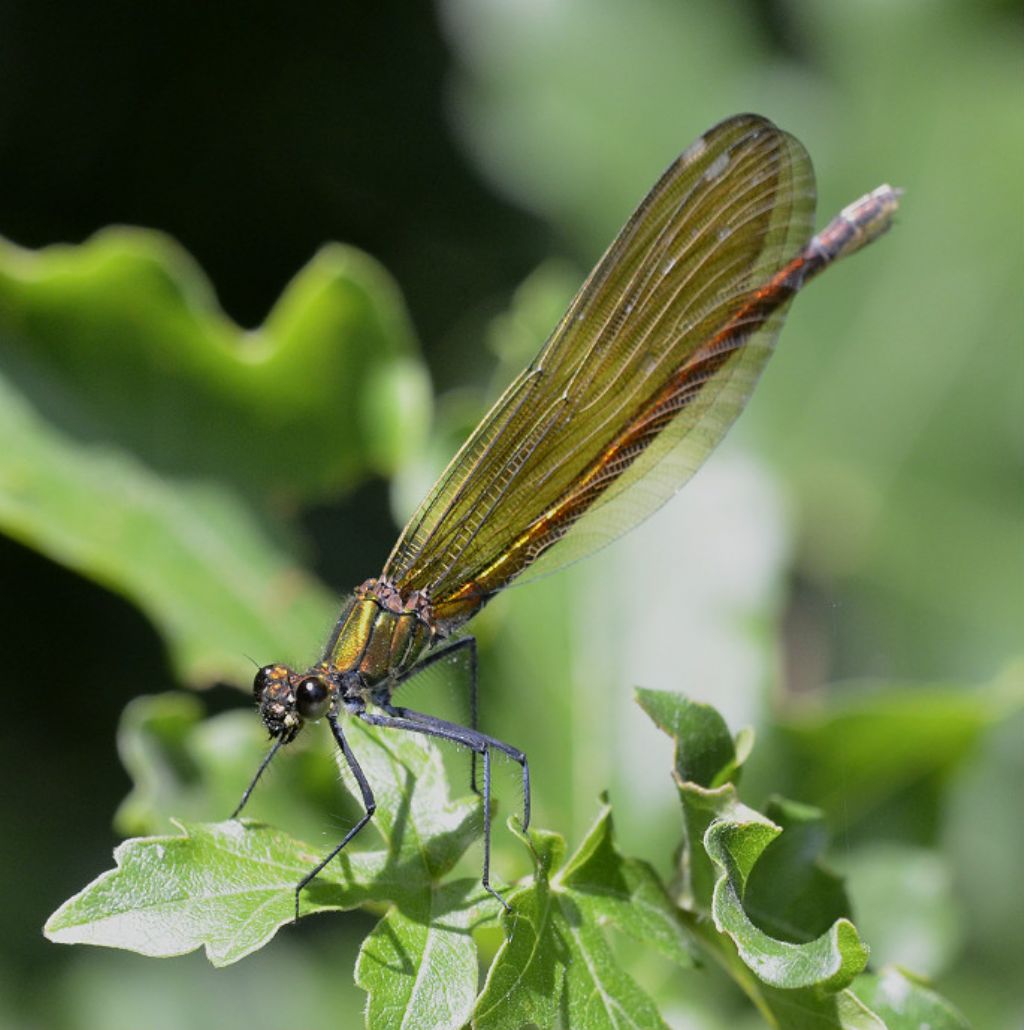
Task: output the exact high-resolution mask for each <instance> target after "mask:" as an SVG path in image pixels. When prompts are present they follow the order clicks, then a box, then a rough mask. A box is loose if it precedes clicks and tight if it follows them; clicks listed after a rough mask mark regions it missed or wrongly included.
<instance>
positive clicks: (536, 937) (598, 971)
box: [474, 803, 692, 1030]
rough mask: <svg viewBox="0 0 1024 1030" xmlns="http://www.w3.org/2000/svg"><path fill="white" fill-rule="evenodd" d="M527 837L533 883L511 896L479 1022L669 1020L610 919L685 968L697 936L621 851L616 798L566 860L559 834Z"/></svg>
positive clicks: (490, 1025) (513, 1026) (489, 1029)
mask: <svg viewBox="0 0 1024 1030" xmlns="http://www.w3.org/2000/svg"><path fill="white" fill-rule="evenodd" d="M523 839H524V841H525V842H526V843H527V845H528V846H529V847H530V849H531V851H532V853H533V856H534V862H535V872H534V877H533V881H532V882H531V883H529V884H528V885H527V886H525V887H523V888H522V889H520V890H518V891H516V892H515V893H514V894H513V895H512V897H511V898H510V904H511V907H512V911H511V913H509V914H508V915H506V916H505V919H504V922H505V929H506V933H507V940H506V941H505V943H504V944H503V945H502V947H501V948H500V950H499V951H498V954H497V955H496V956H495V959H494V962H493V963H492V965H491V968H490V971H489V973H488V976H487V982H486V983H485V985H484V989H483V991H482V993H481V994H480V998H479V1000H478V1001H477V1006H476V1013H475V1017H474V1026H475V1027H479V1028H481V1030H504V1028H507V1030H518V1028H519V1027H521V1026H523V1025H524V1024H529V1023H533V1024H536V1025H537V1026H545V1027H546V1026H556V1025H560V1026H564V1027H566V1028H567V1030H569V1028H572V1027H580V1028H583V1027H585V1028H601V1027H609V1028H612V1027H614V1028H625V1027H637V1028H640V1027H662V1026H664V1025H665V1024H664V1023H663V1021H662V1019H661V1016H660V1015H659V1014H658V1011H657V1008H656V1007H655V1005H654V1003H653V1002H652V1001H651V999H650V998H649V997H648V996H647V995H646V994H645V993H644V992H643V991H642V990H641V989H640V988H639V987H638V986H637V984H636V983H635V982H634V981H633V979H632V978H631V977H630V976H629V975H628V974H627V973H626V972H625V971H624V970H623V969H622V968H621V965H620V963H619V962H618V961H617V960H616V959H615V957H614V955H613V954H612V952H611V950H610V948H609V947H608V943H607V941H606V940H605V938H604V934H603V932H602V930H601V926H602V924H607V925H610V926H614V927H615V928H616V929H618V930H621V931H622V932H624V933H626V934H627V935H629V936H630V937H632V938H634V939H636V940H639V941H644V942H646V943H648V944H651V945H652V946H654V947H655V948H657V949H658V950H659V951H660V952H661V953H662V954H663V955H665V956H666V957H668V958H669V959H671V960H672V961H674V962H675V963H677V964H679V965H681V966H684V967H685V966H689V965H691V964H692V957H691V954H692V952H691V949H692V937H691V936H690V935H689V934H688V933H687V931H686V930H685V928H684V927H683V925H682V923H681V921H680V919H679V916H678V913H677V912H676V910H675V907H674V905H673V904H672V902H671V901H670V899H669V898H668V896H667V895H666V893H665V891H664V889H663V888H662V886H661V884H660V882H659V881H658V879H657V877H656V876H655V874H654V873H653V871H652V870H651V869H650V867H648V866H647V865H646V864H645V863H643V862H639V861H637V860H635V859H626V858H623V857H622V856H621V855H619V853H618V852H617V851H616V850H615V848H614V844H613V840H612V820H611V812H610V809H609V808H608V805H607V803H606V804H605V805H604V807H603V808H602V810H601V812H600V814H599V816H598V819H597V821H596V823H595V824H594V826H593V828H592V829H591V831H590V833H589V834H588V835H587V838H586V840H584V842H583V843H582V844H581V845H580V847H579V849H578V850H577V852H576V853H575V854H574V855H573V856H572V858H570V859H569V861H568V862H566V863H565V864H564V865H563V856H564V854H565V842H564V841H563V839H562V838H561V837H559V836H558V835H557V834H553V833H546V832H543V831H531V832H530V833H529V834H528V835H524V837H523Z"/></svg>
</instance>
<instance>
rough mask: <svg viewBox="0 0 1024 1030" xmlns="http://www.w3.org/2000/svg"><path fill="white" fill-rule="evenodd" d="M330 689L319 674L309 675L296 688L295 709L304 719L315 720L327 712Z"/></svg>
mask: <svg viewBox="0 0 1024 1030" xmlns="http://www.w3.org/2000/svg"><path fill="white" fill-rule="evenodd" d="M329 707H330V691H329V690H328V689H327V684H326V683H324V681H323V680H322V679H320V677H319V676H307V677H306V678H305V679H303V680H300V681H299V684H298V686H297V687H296V688H295V709H296V711H297V712H298V713H299V715H301V716H302V718H303V719H309V720H310V721H313V722H315V721H316V720H317V719H322V718H323V717H324V715H326V714H327V709H328V708H329Z"/></svg>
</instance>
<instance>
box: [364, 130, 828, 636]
mask: <svg viewBox="0 0 1024 1030" xmlns="http://www.w3.org/2000/svg"><path fill="white" fill-rule="evenodd" d="M814 202H815V189H814V173H813V169H812V168H811V162H810V158H809V157H808V156H807V153H806V151H805V150H804V148H803V147H802V146H801V144H800V143H799V142H798V141H797V140H796V139H794V138H793V137H792V136H790V135H789V134H788V133H785V132H783V131H782V130H780V129H778V128H777V127H776V126H774V125H773V124H772V123H771V122H769V121H767V120H765V119H763V118H759V117H756V116H754V115H740V116H738V117H735V118H730V119H728V120H727V121H724V122H722V123H721V124H719V125H717V126H715V127H714V128H713V129H711V130H710V131H709V132H708V133H707V134H706V135H704V136H702V137H701V138H700V139H698V140H697V141H696V142H695V143H693V144H692V145H691V146H690V147H689V148H688V149H687V150H686V151H684V152H683V153H682V154H681V155H680V156H679V158H677V159H676V161H675V162H674V163H673V164H672V165H671V166H670V167H669V169H668V170H667V171H666V172H665V174H664V175H663V176H662V177H661V179H660V180H659V181H658V182H657V183H656V184H655V186H654V187H653V189H652V190H651V191H650V193H649V194H648V195H647V196H646V197H645V198H644V200H643V202H642V203H641V204H640V207H639V208H638V209H637V211H636V212H635V213H634V214H633V216H632V218H630V220H629V222H628V223H627V224H626V226H625V227H624V228H623V229H622V231H621V232H620V233H619V235H618V237H617V238H616V239H615V241H614V242H613V243H612V245H611V246H610V247H609V248H608V250H607V251H606V253H605V254H604V256H603V257H602V259H601V261H600V262H599V263H598V265H597V267H596V268H595V269H594V271H593V272H592V273H591V275H590V277H589V278H588V279H587V281H586V282H585V283H584V284H583V286H582V287H581V288H580V291H579V293H578V294H577V295H576V297H575V298H574V300H573V302H572V303H571V304H570V306H569V310H568V311H567V312H566V314H565V316H564V317H563V318H562V320H561V322H560V323H559V325H558V326H557V327H556V329H555V331H554V333H553V334H552V336H551V337H550V339H549V340H548V341H547V343H546V344H545V345H544V347H543V348H542V349H541V351H540V353H539V354H538V355H537V357H536V358H535V359H534V361H533V362H532V363H531V364H530V365H529V366H528V367H527V368H526V369H525V370H524V371H523V372H522V374H521V375H519V376H518V378H516V380H515V381H514V382H513V383H512V384H511V385H510V386H509V387H508V389H507V390H506V391H505V393H504V394H503V395H502V397H501V398H500V399H499V400H498V402H497V403H496V404H495V405H494V407H493V408H492V409H491V410H490V411H489V412H488V414H487V415H486V416H485V417H484V419H483V421H482V422H481V423H480V425H479V426H478V427H477V428H476V430H475V431H474V432H473V434H472V435H471V436H470V438H469V439H468V440H467V441H466V443H465V444H464V445H463V447H462V449H461V450H460V451H459V453H458V454H457V455H456V456H455V458H454V459H453V460H452V462H451V463H450V464H449V466H448V468H447V469H446V470H445V471H444V473H443V474H442V475H441V478H440V479H439V480H438V482H437V483H436V484H435V486H434V488H433V489H432V490H431V492H430V494H429V495H428V496H427V498H426V500H425V501H424V502H423V504H422V505H421V506H420V508H419V510H418V511H417V512H416V513H415V515H414V516H413V517H412V519H411V520H410V522H409V524H408V526H407V527H406V529H405V531H404V532H403V534H402V536H401V538H400V539H399V541H398V543H397V544H396V545H395V548H394V550H393V552H392V554H391V557H390V558H389V560H388V563H387V565H386V567H385V569H384V575H385V576H387V577H388V578H389V579H391V580H392V582H394V583H395V585H396V586H397V587H398V588H399V590H401V591H402V593H403V594H405V593H406V592H408V591H410V590H426V591H428V592H429V596H430V597H431V600H432V603H433V607H434V614H435V617H436V618H437V619H438V621H439V622H441V623H442V624H444V623H447V624H448V625H450V626H454V625H457V624H458V623H459V622H461V621H464V620H465V619H466V618H468V617H469V616H470V615H472V614H473V612H475V611H476V610H477V608H479V607H480V605H481V604H483V603H484V601H485V600H486V599H487V598H488V597H489V596H491V595H492V594H493V593H494V592H495V591H497V590H499V589H501V588H502V587H503V586H506V585H507V584H508V583H509V582H511V580H513V579H515V578H517V577H519V578H525V577H524V576H523V574H524V573H525V572H526V571H527V570H529V575H530V578H532V577H533V576H534V575H535V574H538V573H541V572H548V571H551V569H553V568H556V567H559V566H561V565H563V564H565V563H567V562H569V561H572V560H575V559H576V558H579V557H581V556H583V555H585V554H589V553H591V552H592V551H594V550H596V549H597V548H599V547H601V546H602V545H604V544H606V543H607V542H608V541H610V540H612V539H614V538H615V537H616V536H618V535H620V534H621V533H623V532H625V531H626V530H627V529H629V528H631V527H632V526H634V525H636V524H637V523H638V522H639V521H641V520H642V519H643V518H645V517H646V516H647V515H649V514H651V512H653V511H654V510H655V509H656V508H658V507H659V506H660V505H661V504H663V503H664V502H665V500H667V499H668V498H669V497H670V496H671V495H672V494H673V493H675V491H677V490H678V489H679V488H680V487H681V486H682V485H683V483H685V482H686V480H687V479H688V478H689V477H690V476H691V475H692V474H693V472H694V471H696V469H697V468H698V466H699V465H700V464H701V463H702V462H703V461H704V459H705V458H706V457H707V455H708V454H709V453H710V451H711V450H712V448H713V447H714V446H715V445H716V444H717V443H718V441H719V440H720V439H721V438H722V436H723V435H724V433H725V432H726V430H727V429H728V428H729V426H730V425H731V424H732V423H733V421H734V420H735V418H736V416H737V415H738V414H739V412H740V411H741V410H742V408H743V406H744V404H745V403H746V401H747V398H748V397H749V395H750V392H751V390H752V389H753V386H754V384H755V382H756V380H757V377H758V375H759V374H760V372H761V370H762V368H763V367H764V364H765V362H766V361H767V360H768V356H769V354H770V353H771V349H772V346H773V343H774V340H775V337H776V336H777V334H778V331H779V328H780V326H781V322H782V317H783V314H784V310H785V307H786V304H785V302H784V300H783V302H781V303H778V302H777V303H774V304H773V305H772V306H771V309H770V310H768V309H762V307H761V306H759V305H758V302H757V299H756V298H757V297H758V296H759V294H758V293H757V291H758V289H759V288H761V287H764V286H765V284H766V283H768V282H769V281H770V280H771V279H772V277H773V276H775V275H776V274H777V273H778V272H779V271H780V269H782V268H783V267H784V266H785V264H786V262H787V261H788V260H789V259H791V258H792V257H793V256H794V255H796V254H797V253H799V251H800V250H801V248H803V247H804V245H805V244H806V243H807V240H808V239H809V237H810V235H811V231H812V226H813V219H814Z"/></svg>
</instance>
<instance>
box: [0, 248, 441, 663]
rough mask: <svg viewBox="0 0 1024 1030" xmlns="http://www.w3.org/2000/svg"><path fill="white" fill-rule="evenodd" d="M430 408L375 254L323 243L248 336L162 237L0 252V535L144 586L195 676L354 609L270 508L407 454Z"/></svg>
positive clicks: (124, 584) (276, 646)
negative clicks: (319, 578) (324, 584)
mask: <svg viewBox="0 0 1024 1030" xmlns="http://www.w3.org/2000/svg"><path fill="white" fill-rule="evenodd" d="M427 403H428V402H427V398H426V387H425V379H424V374H423V371H422V368H421V366H420V365H419V364H418V362H417V361H416V358H415V352H414V347H413V343H412V339H411V335H410V332H409V329H408V325H407V322H406V318H405V314H404V310H403V309H402V306H401V303H400V301H399V299H398V297H397V295H396V294H395V291H394V288H393V286H392V285H391V283H390V281H389V280H388V279H387V277H386V276H385V275H384V273H383V272H382V271H381V270H380V269H379V268H378V267H377V266H376V265H375V264H374V263H373V262H372V261H371V260H370V259H369V258H366V257H365V256H363V255H361V254H359V253H358V252H356V251H353V250H350V249H347V248H342V247H336V246H335V247H328V248H325V249H324V250H323V251H321V253H320V254H319V255H318V256H317V257H316V258H315V259H314V260H313V261H312V262H311V263H310V264H309V265H308V266H307V267H306V268H305V269H304V270H303V271H302V272H301V273H300V274H299V276H298V277H297V278H296V280H295V281H294V282H293V283H292V284H291V286H290V287H289V288H288V290H287V291H286V292H285V295H284V296H283V297H282V299H281V301H280V302H279V304H278V305H277V307H276V308H275V309H274V311H273V312H272V313H271V314H270V316H269V317H268V320H267V323H266V326H265V327H264V328H263V329H262V330H260V331H258V332H253V333H244V332H242V331H241V330H239V329H238V328H237V327H236V326H234V325H232V324H231V323H229V322H228V320H227V319H226V318H225V317H224V316H223V315H222V314H221V313H220V311H219V310H218V309H217V307H216V305H215V303H214V300H213V296H212V291H211V290H210V287H209V284H208V283H207V281H206V280H205V279H204V278H203V276H202V275H201V273H200V272H199V271H198V270H197V269H196V268H195V267H194V266H193V264H192V263H191V261H190V260H189V259H188V258H187V257H186V256H185V255H184V254H182V252H181V251H180V250H178V249H177V248H176V247H175V246H173V245H172V244H171V243H170V242H169V241H168V240H166V239H165V238H164V237H162V236H159V235H158V234H154V233H150V232H143V231H136V230H110V231H107V232H105V233H102V234H100V235H98V236H96V237H95V238H93V239H92V240H91V241H89V242H88V243H86V244H83V245H82V246H81V247H54V248H50V249H48V250H44V251H41V252H38V253H32V252H28V251H23V250H19V249H18V248H15V247H13V246H11V245H10V244H3V245H2V246H0V445H2V446H0V529H2V530H3V531H4V532H6V533H8V534H9V535H11V536H13V537H15V538H17V539H19V540H21V541H22V542H24V543H26V544H28V545H29V546H31V547H35V548H37V549H38V550H40V551H42V552H43V553H45V554H47V555H48V556H50V557H52V558H54V559H55V560H57V561H60V562H62V563H64V564H66V565H68V566H70V567H72V568H74V569H76V570H78V571H79V572H81V573H83V574H84V575H87V576H90V577H92V578H93V579H95V580H97V581H98V582H100V583H102V584H104V585H106V586H108V587H110V588H112V589H114V590H116V591H118V592H119V593H122V594H124V595H125V596H127V597H129V598H130V599H131V600H132V601H133V602H134V603H136V604H137V605H139V607H141V608H142V609H143V610H144V611H145V612H146V613H147V614H148V615H149V616H150V618H152V619H153V620H154V622H155V623H156V624H157V626H158V627H159V628H160V630H161V632H162V633H163V635H164V637H165V639H166V640H167V641H168V643H169V647H170V650H171V654H172V657H173V658H174V661H175V664H176V666H177V668H178V670H179V671H180V672H181V674H182V675H183V676H184V677H185V678H187V679H189V680H191V681H192V682H196V683H199V682H207V681H210V680H212V679H216V678H231V679H242V678H245V666H244V664H243V662H244V658H243V657H242V656H244V655H245V654H253V653H260V654H262V653H275V654H280V655H282V656H288V655H303V656H304V655H305V654H308V653H312V652H313V651H314V650H315V647H316V645H317V643H318V641H319V638H320V637H321V636H322V634H323V632H324V627H325V626H327V625H329V620H330V613H331V610H332V609H333V607H334V603H333V601H332V600H331V599H330V598H329V597H328V596H327V595H326V593H325V592H324V591H322V590H321V589H320V588H319V587H318V586H317V584H316V583H315V582H314V581H313V580H312V578H311V577H309V576H308V574H307V573H305V572H304V571H303V570H302V568H301V567H300V566H299V564H298V563H297V562H296V561H295V560H294V559H293V558H292V557H291V556H290V555H289V553H288V548H286V547H285V546H284V545H283V534H282V531H281V528H280V526H279V525H277V524H276V523H275V521H274V520H273V519H272V518H271V517H270V516H269V515H268V514H267V512H268V511H269V510H270V504H271V502H274V501H276V500H278V499H283V500H286V501H288V502H289V503H292V502H294V501H295V500H299V499H312V498H316V497H319V496H323V495H325V494H327V493H330V492H334V491H337V490H340V489H344V488H347V487H349V486H351V485H352V484H353V483H354V482H355V481H356V480H357V479H358V478H359V477H360V476H362V475H365V474H366V473H367V472H368V471H371V470H376V471H387V470H390V469H392V468H394V466H395V464H396V463H397V462H398V461H399V460H400V459H401V457H402V456H403V455H405V454H407V453H408V451H409V449H410V448H411V447H412V446H414V445H415V443H416V441H417V440H418V439H419V437H420V435H421V432H422V427H423V424H424V420H425V415H426V411H427ZM382 426H386V427H387V428H386V431H382V429H381V427H382ZM256 441H259V445H258V446H256Z"/></svg>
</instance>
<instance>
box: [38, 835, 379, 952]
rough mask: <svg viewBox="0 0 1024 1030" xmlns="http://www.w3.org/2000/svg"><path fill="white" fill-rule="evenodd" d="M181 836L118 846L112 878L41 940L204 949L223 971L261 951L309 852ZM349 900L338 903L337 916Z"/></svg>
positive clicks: (285, 913) (264, 840)
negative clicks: (252, 953) (250, 954)
mask: <svg viewBox="0 0 1024 1030" xmlns="http://www.w3.org/2000/svg"><path fill="white" fill-rule="evenodd" d="M181 830H182V835H181V836H177V837H166V836H165V837H144V838H136V839H134V840H128V841H125V842H124V843H123V844H121V845H119V846H118V847H117V849H116V850H115V852H114V860H115V862H116V863H117V868H116V869H113V870H111V871H109V872H106V873H103V874H102V875H101V876H99V877H98V878H97V879H95V880H94V881H93V882H92V883H91V884H89V885H88V886H87V887H86V888H85V889H84V890H83V891H81V892H80V893H78V894H76V895H75V896H74V897H73V898H70V899H69V900H68V901H67V902H65V903H64V904H63V905H62V906H61V907H60V908H59V909H58V910H57V911H56V912H55V913H54V914H53V915H52V916H51V917H50V918H49V919H48V920H47V923H46V926H45V928H44V930H45V933H46V936H47V937H49V939H50V940H51V941H56V942H57V943H59V944H94V945H102V946H104V947H114V948H124V949H127V950H129V951H135V952H138V953H139V954H142V955H150V956H159V957H166V956H169V955H183V954H185V953H186V952H189V951H194V950H195V949H196V948H199V947H205V949H206V955H207V957H208V958H209V960H210V961H211V962H212V963H213V964H214V965H216V966H223V965H228V964H229V963H231V962H236V961H237V960H238V959H240V958H242V957H244V956H245V955H248V954H249V953H250V952H252V951H255V950H256V949H257V948H259V947H262V945H264V944H265V943H266V942H267V941H268V940H270V938H271V937H273V935H274V934H275V933H276V932H277V930H278V928H279V927H280V926H282V925H283V924H284V923H287V922H288V921H289V920H290V919H292V918H293V916H294V900H292V901H291V902H289V896H293V893H294V888H295V884H296V883H297V882H298V880H299V879H300V878H301V877H302V876H303V873H304V872H305V871H307V870H308V869H309V868H310V866H311V865H312V864H313V863H314V862H315V861H316V854H315V852H314V851H312V850H311V849H309V848H308V847H306V846H305V845H303V844H299V843H298V842H297V841H294V840H292V839H291V838H290V837H287V836H286V835H284V834H282V833H279V832H278V831H276V830H272V829H271V828H270V827H267V826H261V825H254V824H251V823H241V822H236V821H229V822H226V823H212V824H205V825H204V824H199V825H196V826H185V825H182V826H181ZM360 864H361V865H362V863H360ZM361 871H363V872H364V874H365V873H366V872H367V870H366V869H363V870H361ZM371 879H372V877H371ZM356 893H357V894H358V892H356ZM337 900H338V907H346V906H345V901H344V900H343V899H342V898H338V899H337ZM359 900H361V898H356V899H348V906H347V907H352V906H353V905H355V904H358V902H359Z"/></svg>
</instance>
